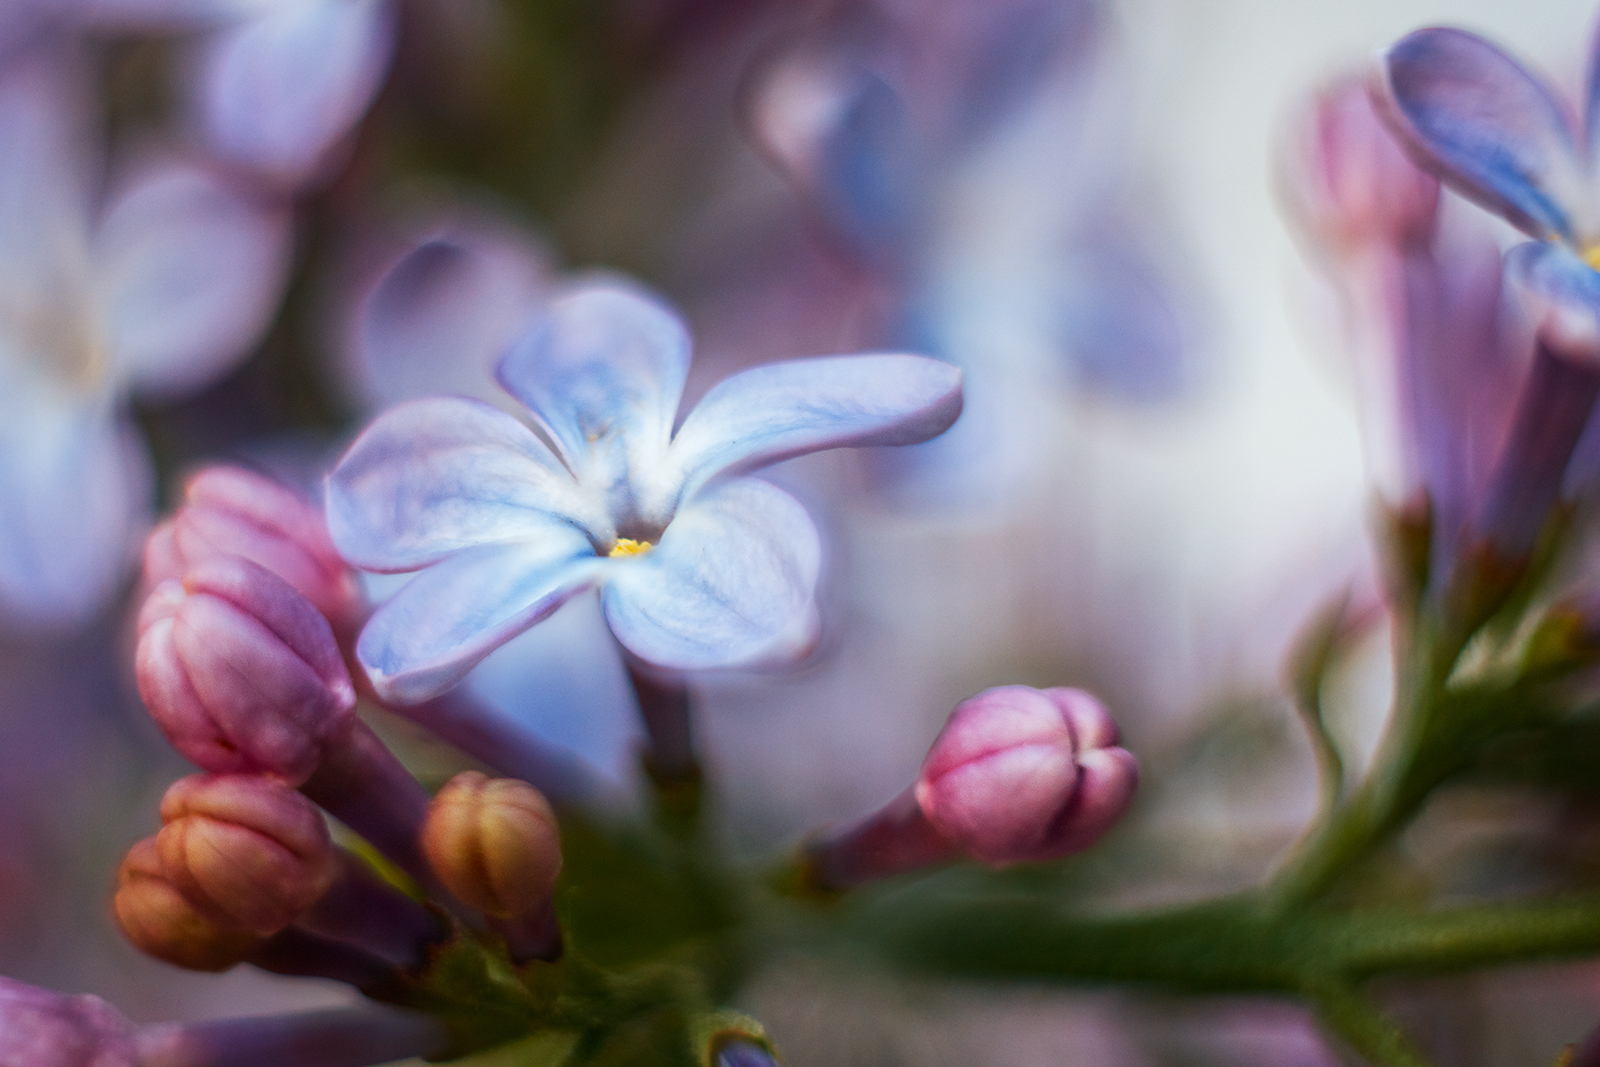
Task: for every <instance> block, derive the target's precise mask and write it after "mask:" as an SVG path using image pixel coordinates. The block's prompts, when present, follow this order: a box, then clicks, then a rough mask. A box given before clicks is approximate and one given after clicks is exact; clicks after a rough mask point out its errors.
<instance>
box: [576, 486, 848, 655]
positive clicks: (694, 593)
mask: <svg viewBox="0 0 1600 1067" xmlns="http://www.w3.org/2000/svg"><path fill="white" fill-rule="evenodd" d="M821 561H822V548H821V544H820V542H819V540H818V537H817V530H816V527H815V526H814V525H813V524H812V522H811V517H810V516H809V515H807V514H806V510H805V508H803V507H801V506H800V503H799V501H797V500H795V499H794V498H793V497H791V496H790V495H789V494H787V493H785V492H783V491H782V490H780V489H777V488H775V487H774V486H771V485H769V484H767V483H766V482H762V481H758V480H756V479H753V478H741V479H737V480H734V481H731V482H727V483H725V484H723V485H720V486H718V487H716V488H715V489H713V490H711V491H709V492H706V493H702V494H701V495H700V496H698V497H696V498H695V499H694V500H692V501H690V502H689V503H688V504H687V505H685V506H684V507H683V508H681V509H680V510H679V511H678V514H677V517H676V518H674V519H673V520H672V525H671V526H669V527H667V531H666V533H665V535H664V536H663V537H662V539H661V543H660V544H659V545H657V546H656V547H655V548H654V549H653V550H651V551H650V552H648V553H646V554H644V555H642V556H635V557H632V558H627V559H620V560H616V561H614V562H611V563H610V565H609V566H608V568H607V571H606V584H605V591H604V597H603V598H604V605H605V612H606V621H607V622H609V623H610V624H611V629H612V632H613V633H615V634H616V635H617V639H618V640H620V641H621V642H622V643H623V644H624V645H626V646H627V647H628V648H629V649H630V650H631V651H633V652H634V653H635V654H636V655H638V656H639V657H640V658H642V659H644V660H647V661H649V662H651V663H655V664H657V665H659V666H663V667H671V668H676V669H682V670H692V669H699V668H707V667H733V666H739V665H743V664H749V663H753V662H758V661H765V660H773V659H782V658H792V657H794V656H796V655H798V654H800V653H803V652H804V651H806V649H807V648H809V647H810V645H811V643H812V641H813V640H814V637H815V629H816V612H815V608H814V605H813V599H812V598H813V594H814V592H815V590H816V584H817V574H818V571H819V570H820V567H821Z"/></svg>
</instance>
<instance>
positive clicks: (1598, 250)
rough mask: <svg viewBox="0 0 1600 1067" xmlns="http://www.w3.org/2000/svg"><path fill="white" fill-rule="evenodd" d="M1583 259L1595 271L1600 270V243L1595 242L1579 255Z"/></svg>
mask: <svg viewBox="0 0 1600 1067" xmlns="http://www.w3.org/2000/svg"><path fill="white" fill-rule="evenodd" d="M1579 258H1581V259H1582V260H1583V261H1584V262H1585V263H1587V264H1589V266H1591V267H1593V268H1594V269H1595V270H1600V241H1597V242H1595V243H1594V244H1592V245H1590V246H1589V247H1587V248H1585V249H1584V250H1583V251H1582V252H1580V253H1579Z"/></svg>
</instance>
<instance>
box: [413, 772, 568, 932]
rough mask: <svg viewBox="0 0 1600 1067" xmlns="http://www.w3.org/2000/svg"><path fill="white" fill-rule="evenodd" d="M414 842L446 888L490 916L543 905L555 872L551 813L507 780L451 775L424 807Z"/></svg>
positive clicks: (556, 836) (535, 794) (529, 791)
mask: <svg viewBox="0 0 1600 1067" xmlns="http://www.w3.org/2000/svg"><path fill="white" fill-rule="evenodd" d="M422 847H423V850H424V851H425V852H426V853H427V856H428V862H429V863H430V864H431V865H432V866H433V869H434V871H435V872H436V873H437V874H438V875H439V880H440V881H441V882H443V883H444V884H445V886H446V888H448V889H449V890H450V891H451V892H452V893H454V894H455V895H456V896H458V897H460V898H461V899H462V900H463V901H464V902H466V903H467V904H469V905H471V906H472V907H474V908H477V909H478V910H479V911H481V912H483V913H484V914H485V915H489V916H492V917H495V918H502V919H505V918H513V917H516V916H520V915H525V914H528V913H530V912H533V911H535V910H537V909H539V908H541V907H543V906H544V905H545V904H546V903H547V902H548V901H549V899H550V894H551V892H552V891H553V890H554V889H555V884H556V876H557V875H559V874H560V873H561V832H560V829H559V827H558V824H557V822H556V816H555V812H553V811H552V810H551V809H550V804H549V803H548V802H547V801H546V800H545V798H544V796H543V794H541V793H540V792H539V791H538V790H537V789H535V788H534V787H533V786H531V785H529V784H528V783H526V782H523V781H519V780H517V779H515V778H488V777H486V776H484V775H482V774H479V773H478V772H477V771H467V772H465V773H463V774H458V775H456V776H455V777H454V778H452V779H451V780H450V781H449V782H447V783H446V784H445V787H444V788H443V789H441V790H439V793H438V795H437V796H435V797H434V799H433V804H432V805H431V806H430V807H429V808H428V819H427V822H426V823H425V824H424V826H423V830H422Z"/></svg>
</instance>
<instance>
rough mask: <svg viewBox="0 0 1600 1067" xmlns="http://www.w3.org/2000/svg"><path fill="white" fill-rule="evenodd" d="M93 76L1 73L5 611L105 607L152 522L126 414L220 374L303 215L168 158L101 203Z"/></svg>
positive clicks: (268, 304) (35, 67) (262, 321)
mask: <svg viewBox="0 0 1600 1067" xmlns="http://www.w3.org/2000/svg"><path fill="white" fill-rule="evenodd" d="M76 74H77V72H76V71H75V70H74V69H73V68H72V66H71V64H70V63H69V62H68V61H67V59H65V58H64V57H62V56H60V55H56V54H53V53H51V54H44V53H30V54H27V55H24V56H20V57H18V58H17V59H15V60H13V61H11V62H10V63H7V64H5V65H4V66H0V143H3V144H4V145H5V146H6V152H5V155H4V157H3V159H0V516H4V517H3V518H0V607H3V608H4V609H5V610H6V611H7V612H8V613H9V614H12V615H14V616H19V617H21V618H23V619H26V620H28V621H31V622H36V623H44V624H61V623H70V622H75V621H77V620H80V619H82V618H83V617H85V616H86V615H87V614H89V613H90V612H92V611H93V610H94V609H95V608H96V607H97V606H98V605H99V604H100V603H101V602H102V601H103V599H104V598H105V596H106V595H107V594H108V593H109V592H110V590H111V589H112V588H113V587H114V586H115V584H116V582H117V581H118V580H119V579H120V577H121V575H122V573H123V570H124V567H125V564H126V563H127V562H128V561H129V553H130V546H132V545H134V544H136V543H137V540H138V534H139V533H140V532H141V531H142V527H143V526H144V525H145V523H146V522H147V521H148V518H149V512H150V507H151V500H150V494H151V487H150V477H149V471H148V460H147V459H146V457H145V453H144V450H143V448H142V447H141V445H140V444H139V443H138V440H137V438H136V436H135V435H134V433H133V431H132V428H131V426H130V425H129V423H128V421H127V419H126V417H125V416H124V415H123V414H122V402H123V401H124V400H125V399H127V397H128V396H129V395H130V394H136V395H139V396H143V397H151V398H166V397H173V396H177V395H180V394H182V393H185V392H189V391H192V390H193V389H195V388H198V387H200V386H202V385H205V384H207V383H208V382H211V381H213V380H215V379H216V378H217V377H218V376H219V375H220V374H222V373H223V372H225V371H226V370H227V369H228V368H230V367H231V366H232V365H233V364H234V363H235V362H236V361H237V359H238V358H239V357H240V356H242V355H243V354H244V353H245V352H246V351H247V350H248V349H249V347H250V346H251V345H252V344H253V343H254V341H255V339H256V338H257V337H258V336H259V335H260V333H261V331H262V330H263V329H264V328H265V326H266V324H267V322H268V320H269V319H270V317H271V314H272V312H273V310H274V309H275V307H276V305H277V301H278V299H279V296H280V294H281V291H282V285H283V280H284V277H285V273H286V268H287V259H288V250H289V248H288V238H289V231H288V224H287V223H288V220H287V217H286V215H285V214H284V213H283V212H282V211H281V210H279V209H278V208H276V207H272V206H267V205H263V204H260V203H257V202H255V201H253V200H251V199H249V198H248V197H245V196H242V195H241V194H240V193H238V192H237V191H235V190H234V189H233V188H232V187H231V186H230V185H229V184H228V183H227V182H226V181H224V180H222V179H221V178H219V177H218V176H217V175H215V174H213V173H211V172H210V171H208V170H206V169H204V168H201V167H197V166H194V165H191V164H187V163H181V162H156V163H153V164H151V165H149V166H146V167H144V168H142V169H140V170H137V171H135V172H134V173H132V174H129V175H127V176H125V177H123V178H122V179H120V180H114V181H113V182H112V184H111V193H110V195H109V196H108V197H107V198H106V199H105V200H104V201H103V202H102V201H100V199H99V198H98V197H97V195H96V194H95V192H94V189H95V186H96V184H97V177H96V175H95V169H94V162H93V160H94V157H93V153H92V152H91V151H89V148H88V146H87V144H86V143H85V136H84V135H85V130H86V128H87V126H88V124H87V122H86V121H85V118H86V109H84V108H83V107H81V106H80V103H81V101H80V97H79V95H78V92H79V88H80V82H79V81H78V80H77V79H76V78H75V75H76Z"/></svg>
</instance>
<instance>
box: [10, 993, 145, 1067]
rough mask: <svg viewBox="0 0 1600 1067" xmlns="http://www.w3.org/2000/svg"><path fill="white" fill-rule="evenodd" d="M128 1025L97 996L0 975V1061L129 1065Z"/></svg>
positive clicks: (133, 1058)
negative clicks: (55, 989) (69, 992)
mask: <svg viewBox="0 0 1600 1067" xmlns="http://www.w3.org/2000/svg"><path fill="white" fill-rule="evenodd" d="M138 1062H139V1057H138V1055H137V1052H136V1049H135V1042H134V1031H133V1024H132V1023H130V1022H128V1020H127V1019H125V1018H123V1017H122V1015H121V1014H120V1013H119V1012H118V1011H117V1010H116V1009H115V1008H113V1007H112V1006H111V1005H109V1004H107V1003H106V1002H105V1001H103V1000H101V999H100V998H99V997H88V996H77V997H71V996H65V995H63V994H61V993H54V992H51V991H50V990H48V989H39V988H37V987H36V986H31V985H27V984H26V983H23V982H18V981H14V980H13V979H10V978H0V1064H5V1065H6V1067H12V1065H16V1067H134V1065H135V1064H136V1063H138Z"/></svg>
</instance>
